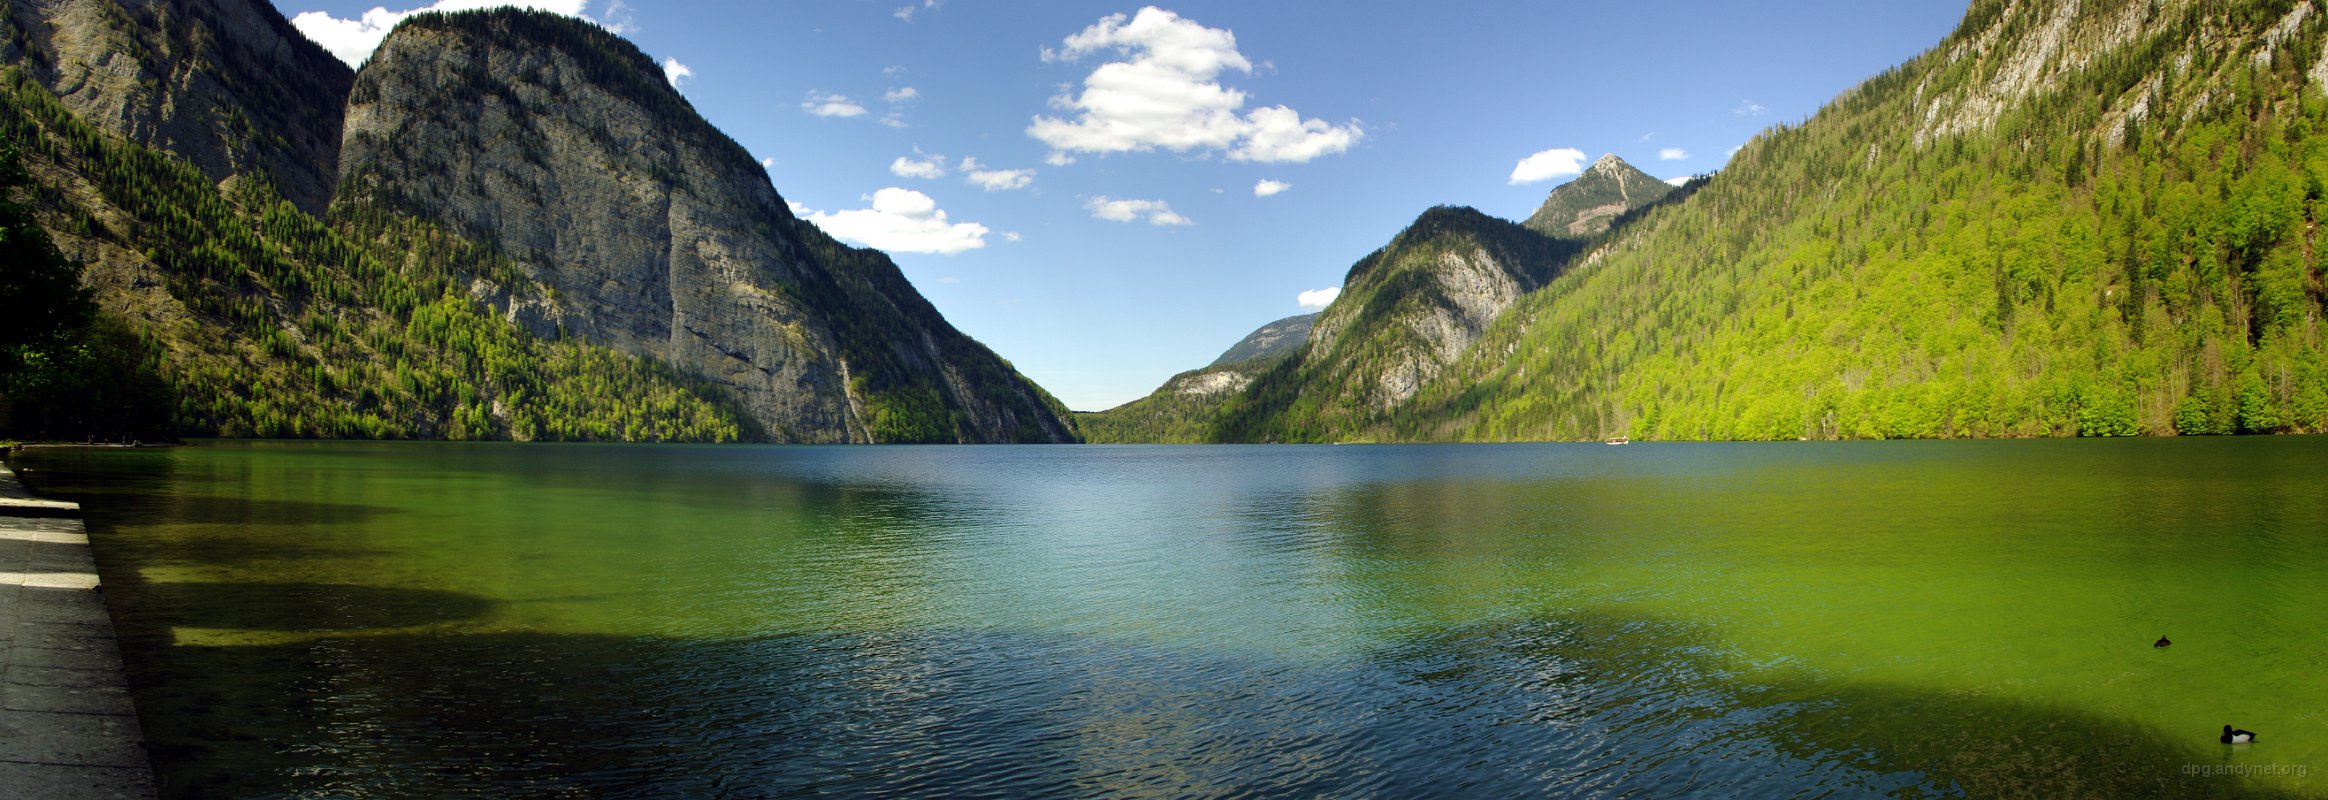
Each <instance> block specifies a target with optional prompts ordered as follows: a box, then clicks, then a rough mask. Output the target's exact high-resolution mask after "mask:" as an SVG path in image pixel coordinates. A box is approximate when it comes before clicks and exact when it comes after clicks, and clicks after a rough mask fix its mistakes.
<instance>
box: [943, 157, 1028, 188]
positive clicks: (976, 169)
mask: <svg viewBox="0 0 2328 800" xmlns="http://www.w3.org/2000/svg"><path fill="white" fill-rule="evenodd" d="M958 166H959V167H960V169H961V170H962V173H963V174H964V175H967V176H969V178H970V182H971V183H975V184H978V188H980V189H985V190H987V191H989V192H1007V191H1010V190H1012V189H1024V188H1027V185H1028V184H1031V183H1034V182H1035V171H1034V170H1031V169H987V168H986V165H984V164H980V163H978V159H975V158H965V159H962V163H961V164H960V165H958Z"/></svg>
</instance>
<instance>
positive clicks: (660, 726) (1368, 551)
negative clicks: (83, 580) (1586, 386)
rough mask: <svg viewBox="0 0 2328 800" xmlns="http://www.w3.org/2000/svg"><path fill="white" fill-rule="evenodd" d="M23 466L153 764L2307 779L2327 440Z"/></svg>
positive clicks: (1155, 776)
mask: <svg viewBox="0 0 2328 800" xmlns="http://www.w3.org/2000/svg"><path fill="white" fill-rule="evenodd" d="M17 463H18V465H19V467H20V469H25V470H28V471H26V472H25V475H24V477H25V479H26V481H27V483H29V484H31V485H32V486H33V487H35V488H36V489H38V490H40V491H42V492H44V493H47V494H49V495H51V496H57V497H62V498H66V499H72V500H78V501H80V502H82V503H83V504H84V505H85V506H86V507H87V514H88V521H89V524H90V527H91V530H92V537H93V539H94V541H95V546H96V548H97V555H98V558H99V560H100V563H101V564H102V567H103V570H104V572H105V574H106V575H107V576H108V578H109V581H108V583H107V585H106V598H107V600H108V602H110V603H111V604H112V606H113V609H114V611H115V613H116V615H117V616H118V617H120V618H121V619H120V622H121V636H122V650H123V652H124V655H125V657H126V659H127V660H128V662H129V666H130V669H131V679H132V684H133V687H134V691H135V693H136V698H137V701H138V706H139V708H140V710H141V712H142V714H143V718H144V723H145V725H146V729H147V735H148V737H149V739H151V741H152V743H153V749H152V753H153V757H154V763H155V767H156V770H157V772H158V776H159V778H160V780H161V781H162V783H163V785H164V787H165V793H166V794H170V795H175V796H188V797H203V796H222V797H223V796H237V797H241V796H353V797H403V796H431V795H446V794H453V793H463V792H468V793H478V794H497V795H523V796H615V797H620V796H666V795H676V796H767V795H790V794H811V793H833V794H844V795H864V794H914V795H927V794H943V795H948V796H972V797H978V796H987V797H1024V796H1112V797H1138V796H1187V795H1200V796H1203V795H1317V794H1333V795H1388V796H1415V795H1473V796H1509V795H1521V794H1547V793H1549V794H1588V793H1589V794H1632V795H1641V796H1663V795H1669V794H1673V793H1676V792H1681V791H1690V790H1695V791H1703V792H1709V793H1715V794H1721V795H1737V796H1794V795H1798V794H1813V795H1818V794H1832V795H1845V796H1848V795H1862V794H1901V795H1910V796H1913V795H1935V794H1938V795H1947V794H1971V795H1974V796H1985V795H1995V794H1999V793H2012V792H2016V791H2026V792H2027V793H2029V794H2032V795H2037V796H2081V795H2082V796H2097V797H2143V796H2172V797H2190V796H2224V797H2238V796H2328V679H2324V677H2323V672H2322V670H2323V667H2328V623H2324V621H2328V438H2322V437H2277V438H2236V439H2234V438H2199V439H2141V440H2109V441H2105V440H2040V441H1949V442H1842V443H1778V444H1651V443H1638V444H1633V445H1629V446H1623V447H1611V446H1606V445H1597V444H1580V445H1562V444H1548V445H1508V446H1506V445H1448V446H1342V447H1333V446H1320V447H1290V446H1287V447H1147V446H1084V447H879V448H874V447H821V448H820V447H744V446H728V447H693V446H586V445H512V444H434V443H396V444H356V443H274V442H263V443H228V442H220V443H206V444H202V445H199V446H194V447H184V448H172V449H161V450H82V449H48V450H34V451H30V452H27V453H26V454H24V455H23V456H22V457H21V458H20V459H19V460H18V462H17ZM2161 635H2166V636H2169V637H2171V638H2172V639H2173V646H2171V647H2168V648H2163V649H2160V648H2154V647H2153V646H2152V642H2153V640H2156V639H2157V638H2159V637H2160V636H2161ZM2226 723H2230V724H2236V725H2238V726H2240V727H2243V728H2247V729H2251V730H2254V731H2256V732H2257V733H2258V734H2259V737H2258V742H2257V743H2255V744H2252V745H2242V746H2226V745H2222V744H2220V743H2218V742H2217V741H2216V737H2217V735H2218V734H2219V733H2220V730H2221V728H2222V726H2223V725H2224V724H2226Z"/></svg>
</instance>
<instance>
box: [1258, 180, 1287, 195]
mask: <svg viewBox="0 0 2328 800" xmlns="http://www.w3.org/2000/svg"><path fill="white" fill-rule="evenodd" d="M1291 188H1293V184H1290V183H1286V182H1284V181H1272V180H1266V179H1264V180H1262V181H1261V182H1260V183H1256V184H1253V196H1254V197H1269V196H1271V195H1275V194H1277V193H1279V192H1282V191H1285V190H1287V189H1291Z"/></svg>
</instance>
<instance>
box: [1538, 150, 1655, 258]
mask: <svg viewBox="0 0 2328 800" xmlns="http://www.w3.org/2000/svg"><path fill="white" fill-rule="evenodd" d="M1672 193H1673V184H1669V183H1666V182H1664V181H1661V180H1658V179H1657V178H1655V177H1653V176H1651V175H1650V174H1649V173H1646V172H1642V171H1641V170H1640V168H1638V167H1635V166H1633V165H1632V164H1628V163H1626V162H1625V160H1624V159H1622V158H1618V157H1617V156H1616V154H1614V153H1611V154H1609V155H1604V156H1601V157H1600V160H1598V161H1594V162H1592V166H1590V167H1587V168H1586V169H1585V170H1584V173H1583V174H1581V175H1578V176H1576V178H1575V179H1574V180H1571V181H1569V182H1567V183H1564V184H1561V185H1560V186H1558V187H1557V188H1554V189H1553V190H1552V193H1551V194H1548V195H1545V196H1544V204H1543V205H1540V206H1537V207H1536V213H1533V214H1530V215H1528V219H1527V221H1526V222H1523V223H1520V224H1522V225H1526V226H1528V228H1529V229H1530V230H1533V231H1535V232H1537V233H1541V234H1544V235H1546V236H1558V237H1563V238H1570V239H1581V238H1585V237H1589V236H1594V235H1597V234H1602V233H1607V232H1608V230H1609V226H1610V225H1612V224H1615V222H1616V221H1617V218H1618V217H1620V216H1623V215H1624V214H1626V213H1627V212H1630V211H1633V210H1634V209H1638V208H1642V207H1644V206H1648V205H1651V204H1653V203H1656V202H1657V201H1659V200H1663V199H1665V196H1666V195H1669V194H1672Z"/></svg>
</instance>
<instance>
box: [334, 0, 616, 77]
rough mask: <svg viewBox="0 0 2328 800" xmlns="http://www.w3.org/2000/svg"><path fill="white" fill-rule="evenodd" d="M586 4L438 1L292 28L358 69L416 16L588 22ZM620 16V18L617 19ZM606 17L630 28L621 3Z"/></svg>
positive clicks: (576, 0) (578, 0)
mask: <svg viewBox="0 0 2328 800" xmlns="http://www.w3.org/2000/svg"><path fill="white" fill-rule="evenodd" d="M585 2H587V0H437V2H435V3H431V4H429V5H426V6H422V7H420V8H414V9H408V10H405V11H390V10H388V9H386V8H383V7H379V6H374V7H373V8H372V10H370V11H366V12H364V13H363V15H362V16H359V17H356V18H355V19H340V18H338V17H334V16H332V15H330V14H326V13H324V12H321V11H306V12H302V13H300V14H299V15H298V16H295V17H292V18H291V27H294V28H298V29H299V32H300V33H303V34H306V35H307V38H308V39H310V40H312V41H314V42H315V43H316V44H319V45H323V49H325V50H327V51H330V52H331V54H332V55H333V56H337V57H338V58H339V60H341V61H345V62H347V63H348V66H351V67H359V66H363V64H364V59H367V58H371V57H372V51H373V50H377V49H379V48H380V40H382V39H385V38H388V32H389V31H391V30H394V29H395V28H396V23H399V22H403V21H404V18H405V17H409V16H412V15H414V14H419V13H422V12H425V11H474V10H476V9H480V8H501V7H504V6H508V7H512V8H531V9H537V10H541V11H548V12H550V13H553V14H564V15H566V16H569V17H582V18H583V19H589V17H586V16H583V14H582V7H583V4H584V3H585ZM617 14H620V15H621V16H619V17H618V16H616V15H617ZM607 16H608V17H609V18H610V19H616V20H618V21H621V24H624V25H626V26H627V25H628V24H629V23H628V22H627V20H628V18H629V15H628V13H627V11H626V10H625V9H623V8H622V5H621V4H620V3H617V4H615V6H614V7H612V8H609V9H608V10H607Z"/></svg>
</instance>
